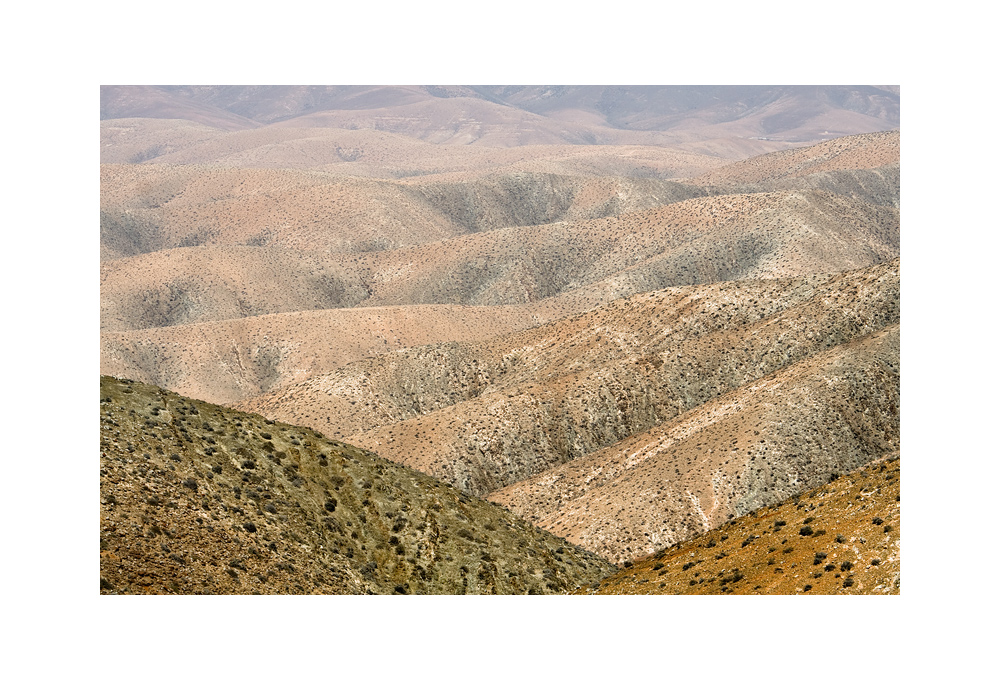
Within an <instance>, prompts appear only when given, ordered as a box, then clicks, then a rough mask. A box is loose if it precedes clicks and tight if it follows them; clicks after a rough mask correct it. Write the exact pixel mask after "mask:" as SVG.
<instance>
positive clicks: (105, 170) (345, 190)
mask: <svg viewBox="0 0 1000 680" xmlns="http://www.w3.org/2000/svg"><path fill="white" fill-rule="evenodd" d="M704 193H705V191H704V190H703V189H700V188H697V187H691V186H688V185H684V184H679V183H676V182H670V181H666V180H659V179H650V178H646V179H629V178H608V177H602V178H588V177H580V176H567V175H550V174H538V173H494V174H492V175H490V176H486V177H481V178H478V179H476V180H472V181H450V182H436V183H427V184H420V185H407V184H403V183H399V182H393V181H384V180H370V179H359V178H346V177H332V176H329V175H324V174H321V173H315V172H304V171H294V170H272V169H259V168H253V169H249V168H216V167H195V166H162V165H102V166H101V244H102V251H103V253H104V255H105V259H113V258H114V257H116V256H118V257H122V256H131V255H136V254H141V253H146V252H154V251H156V250H165V249H168V248H176V247H184V246H193V245H216V246H220V245H255V246H269V245H271V246H278V247H284V248H297V249H303V250H323V251H326V252H365V251H373V250H387V249H393V248H400V247H404V246H410V245H417V244H420V243H428V242H434V241H441V240H444V239H448V238H452V237H455V236H459V235H463V234H466V233H469V232H476V231H483V230H488V229H499V228H505V227H510V226H525V225H532V224H541V223H547V222H553V221H555V220H558V219H589V218H596V217H605V216H608V215H617V214H620V213H623V212H627V211H632V210H638V209H642V208H649V207H654V206H658V205H662V204H665V203H671V202H676V201H679V200H683V199H686V198H690V197H693V196H700V195H703V194H704Z"/></svg>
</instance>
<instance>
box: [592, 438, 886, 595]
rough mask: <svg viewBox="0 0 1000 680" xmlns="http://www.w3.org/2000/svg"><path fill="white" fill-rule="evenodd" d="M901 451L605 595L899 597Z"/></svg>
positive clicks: (744, 521) (608, 586)
mask: <svg viewBox="0 0 1000 680" xmlns="http://www.w3.org/2000/svg"><path fill="white" fill-rule="evenodd" d="M899 478H900V465H899V455H898V453H897V454H896V455H895V456H887V457H886V458H885V459H883V460H880V461H875V462H872V463H870V464H868V465H866V466H864V467H862V468H861V469H859V470H856V471H855V472H852V473H851V474H849V475H844V476H843V477H840V478H839V479H837V480H835V481H833V482H830V483H829V484H824V485H822V486H819V487H817V488H815V489H813V490H812V491H809V492H807V493H802V494H798V495H796V496H794V497H792V498H790V499H788V500H786V501H784V502H782V503H779V504H776V505H771V506H767V507H764V508H761V509H759V510H755V511H753V512H750V513H749V514H747V515H745V516H743V517H740V518H738V519H734V520H730V521H728V522H726V523H725V524H724V525H722V526H721V527H719V528H717V529H714V530H712V531H709V532H707V533H705V534H703V535H701V536H699V537H697V538H695V539H691V540H689V541H684V542H682V543H678V544H677V545H675V546H673V547H671V548H666V549H664V550H661V551H659V552H657V553H656V554H655V555H652V556H650V557H648V558H646V559H643V560H641V561H636V563H635V565H632V563H628V564H627V566H626V568H625V569H622V570H621V571H619V572H617V573H615V574H614V575H612V576H609V577H607V578H606V579H604V580H603V581H602V582H601V583H600V584H599V585H597V586H593V587H589V588H584V589H582V590H580V591H578V593H579V594H593V593H597V594H600V595H656V594H659V595H689V594H691V595H693V594H723V593H728V594H735V595H744V594H754V595H791V594H796V595H797V594H810V595H833V594H837V595H898V594H899V592H900V582H899V575H900V562H899V534H900V524H899V522H900V510H899V504H900V501H899V498H900V493H899V491H900V489H899V487H900V481H899Z"/></svg>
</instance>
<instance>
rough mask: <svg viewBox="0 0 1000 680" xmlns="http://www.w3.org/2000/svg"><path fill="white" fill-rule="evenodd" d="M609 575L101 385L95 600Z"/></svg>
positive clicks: (400, 480)
mask: <svg viewBox="0 0 1000 680" xmlns="http://www.w3.org/2000/svg"><path fill="white" fill-rule="evenodd" d="M613 570H614V568H613V567H612V566H611V565H610V564H609V563H608V562H605V561H604V560H603V559H601V558H599V557H597V556H596V555H594V554H592V553H590V552H587V551H585V550H583V549H580V548H577V547H575V546H572V545H570V544H569V543H566V542H565V541H563V540H562V539H559V538H556V537H554V536H552V535H551V534H548V533H547V532H545V531H542V530H539V529H537V528H535V527H533V526H531V525H530V524H528V523H527V522H525V521H523V520H521V519H520V518H518V517H516V516H515V515H513V514H512V513H510V512H508V511H507V510H505V509H503V508H500V507H498V506H495V505H492V504H490V503H487V502H485V501H482V500H480V499H477V498H474V497H472V496H468V495H466V494H464V493H462V492H460V491H458V490H457V489H454V488H452V487H450V486H448V485H446V484H444V483H442V482H439V481H437V480H435V479H433V478H431V477H427V476H425V475H423V474H420V473H418V472H415V471H413V470H409V469H407V468H403V467H400V466H398V465H396V464H394V463H391V462H389V461H386V460H383V459H381V458H378V457H377V456H375V455H373V454H370V453H368V452H366V451H362V450H360V449H358V448H355V447H353V446H350V445H347V444H343V443H339V442H334V441H331V440H329V439H326V438H325V437H323V436H322V435H319V434H317V433H316V432H314V431H312V430H309V429H307V428H302V427H293V426H290V425H285V424H282V423H276V422H274V421H269V420H265V419H264V418H262V417H261V416H257V415H252V414H247V413H241V412H239V411H234V410H231V409H228V408H224V407H221V406H215V405H212V404H208V403H205V402H201V401H196V400H192V399H186V398H184V397H181V396H179V395H176V394H173V393H171V392H167V391H165V390H162V389H159V388H156V387H152V386H149V385H143V384H141V383H134V382H130V381H120V380H117V379H114V378H110V377H104V376H102V377H101V592H102V593H129V594H136V593H210V594H227V593H246V594H250V593H259V594H270V593H316V594H320V593H328V594H334V593H352V594H354V593H357V594H360V593H498V594H513V593H538V594H545V593H562V592H568V591H571V590H574V589H576V588H579V587H581V586H583V585H585V584H589V583H593V582H595V581H597V580H599V579H600V578H602V577H604V576H607V575H608V574H610V573H611V572H612V571H613Z"/></svg>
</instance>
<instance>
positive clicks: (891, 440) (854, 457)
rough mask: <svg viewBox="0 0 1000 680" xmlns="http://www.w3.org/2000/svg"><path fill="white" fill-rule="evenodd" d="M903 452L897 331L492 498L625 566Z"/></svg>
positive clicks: (804, 364)
mask: <svg viewBox="0 0 1000 680" xmlns="http://www.w3.org/2000/svg"><path fill="white" fill-rule="evenodd" d="M898 448H899V325H898V324H895V325H893V326H890V327H889V328H887V329H886V330H883V331H878V332H876V333H873V334H871V335H867V336H864V337H862V338H860V339H858V340H855V341H853V342H849V343H845V344H843V345H839V346H837V347H834V348H832V349H829V350H827V351H825V352H821V353H819V354H817V355H815V356H812V357H809V358H808V359H803V360H801V361H798V362H796V363H794V364H792V365H790V366H788V367H786V368H783V369H781V370H779V371H776V372H775V373H772V374H770V375H768V376H767V377H765V378H761V379H759V380H756V381H754V382H752V383H749V384H747V385H744V386H743V387H740V388H738V389H736V390H733V391H731V392H727V393H726V394H724V395H722V396H720V397H717V398H715V399H712V400H710V401H708V402H707V403H705V404H704V405H702V406H699V407H696V408H694V409H691V410H689V411H687V412H685V413H684V414H683V415H681V416H679V417H678V418H675V419H674V420H672V421H670V422H668V423H665V424H663V425H659V426H656V427H653V428H651V429H650V430H648V431H646V432H643V433H640V434H636V435H633V436H631V437H628V438H626V439H623V440H622V441H620V442H618V443H617V444H615V445H613V446H610V447H608V448H605V449H601V450H599V451H596V452H594V453H591V454H589V455H587V456H584V457H583V458H581V459H579V460H575V461H572V462H569V463H566V464H564V465H561V466H559V467H556V468H553V469H551V470H549V471H547V472H545V473H543V474H541V475H536V476H534V477H531V478H529V479H526V480H524V481H522V482H518V483H517V484H514V485H511V486H508V487H506V488H504V489H501V490H499V491H496V492H494V493H492V494H490V495H489V496H488V498H489V499H490V500H492V501H495V502H498V503H500V504H501V505H505V506H507V507H509V508H511V509H512V510H514V512H516V513H517V514H519V515H521V516H522V517H525V518H526V519H528V520H530V521H531V522H533V523H534V524H536V525H538V526H541V527H543V528H545V529H548V530H549V531H552V532H553V533H555V534H556V535H559V536H563V537H564V538H566V539H567V540H569V541H571V542H573V543H575V544H577V545H582V546H585V547H587V548H588V549H590V550H593V551H595V552H597V553H598V554H600V555H602V556H604V557H605V558H607V559H609V560H612V561H615V562H619V563H620V562H623V561H625V560H631V559H635V558H637V557H640V556H642V555H647V554H649V553H651V552H654V551H655V550H658V549H660V548H663V547H665V546H669V545H673V544H675V543H677V542H678V541H683V540H687V539H689V538H691V537H692V536H696V535H698V534H701V533H703V532H705V531H708V530H710V529H713V528H715V527H717V526H719V525H721V524H722V523H723V522H724V521H726V520H727V519H732V518H733V517H738V516H742V515H745V514H746V513H748V512H750V511H753V510H756V509H758V508H760V507H761V506H763V505H768V504H774V503H776V502H779V501H781V500H784V499H786V498H788V497H790V496H792V495H794V494H797V493H800V492H802V491H803V490H805V489H810V488H812V487H815V486H817V485H818V484H821V483H822V482H825V481H827V480H828V479H830V477H831V475H833V476H836V475H840V474H844V473H846V472H850V471H851V470H853V469H855V468H857V467H858V466H860V465H862V464H864V463H867V462H869V461H871V460H874V459H877V458H880V457H882V456H885V455H887V454H888V453H891V452H892V451H895V450H898Z"/></svg>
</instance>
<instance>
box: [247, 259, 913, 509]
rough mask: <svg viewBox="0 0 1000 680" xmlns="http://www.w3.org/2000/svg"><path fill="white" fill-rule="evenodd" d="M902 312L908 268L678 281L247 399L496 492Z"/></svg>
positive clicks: (250, 404)
mask: <svg viewBox="0 0 1000 680" xmlns="http://www.w3.org/2000/svg"><path fill="white" fill-rule="evenodd" d="M898 320H899V273H898V261H896V262H894V263H889V264H885V265H879V266H876V267H873V268H871V269H867V270H859V271H853V272H847V273H844V274H837V275H823V276H817V277H811V278H803V279H774V280H766V281H737V282H729V283H724V284H715V285H710V286H704V287H695V288H680V289H671V290H666V291H658V292H655V293H648V294H644V295H638V296H633V297H631V298H627V299H622V300H618V301H615V302H613V303H611V304H608V305H605V306H603V307H600V308H598V309H595V310H592V311H590V312H586V313H583V314H580V315H578V316H575V317H571V318H567V319H563V320H560V321H556V322H552V323H550V324H546V325H544V326H539V327H536V328H533V329H530V330H526V331H521V332H518V333H514V334H511V335H508V336H501V337H498V338H496V339H494V340H492V341H488V342H485V343H451V344H444V345H436V346H428V347H421V348H413V349H409V350H405V351H402V352H397V353H393V354H392V355H384V356H377V357H373V358H371V359H367V360H363V361H359V362H355V363H352V364H349V365H347V366H344V367H342V368H341V369H338V370H337V371H334V372H333V373H331V374H328V375H321V376H317V377H314V378H312V379H310V380H307V381H304V382H303V383H300V384H297V385H293V386H291V387H289V388H286V389H284V390H277V391H274V392H272V393H269V394H265V395H261V396H260V397H257V398H255V399H252V400H250V401H247V402H244V403H243V404H242V407H243V408H246V409H247V410H251V411H255V412H259V413H263V414H266V415H268V417H274V418H280V419H283V420H287V421H288V422H295V423H300V424H303V425H308V426H310V427H314V428H316V429H318V430H320V431H322V432H325V433H326V434H328V435H330V436H335V437H337V438H343V439H347V440H349V441H351V442H353V443H356V444H359V445H362V446H365V447H368V448H371V449H373V450H378V451H379V453H380V455H383V456H386V457H388V458H391V459H393V460H397V461H399V462H401V463H403V464H406V465H409V466H412V467H415V468H417V469H420V470H423V471H424V472H427V473H428V474H433V475H435V476H437V477H440V478H441V479H445V480H448V481H449V482H450V483H453V484H455V485H456V486H458V487H460V488H463V489H465V490H468V491H470V492H472V493H476V494H485V493H489V492H490V491H493V490H496V489H498V488H501V487H503V486H507V485H509V484H512V483H514V482H516V481H519V480H522V479H526V478H528V477H530V476H531V475H534V474H539V473H542V472H545V471H546V470H548V469H550V468H552V467H554V466H556V465H560V464H562V463H565V462H567V461H569V460H573V459H576V458H579V457H581V456H584V455H586V454H588V453H592V452H594V451H596V450H598V449H601V448H603V447H606V446H609V445H612V444H614V443H616V442H618V441H620V440H622V439H624V438H626V437H628V436H630V435H633V434H637V433H639V432H643V431H645V430H647V429H649V428H650V427H653V426H655V425H659V424H661V423H663V422H666V421H669V420H671V419H672V418H675V417H677V416H678V415H680V414H681V413H683V412H685V411H687V410H689V409H691V408H694V407H695V406H699V405H701V404H704V403H706V402H707V401H709V400H710V399H712V398H715V397H718V396H720V395H722V394H725V393H726V392H728V391H730V390H732V389H736V388H738V387H740V386H742V385H745V384H747V383H749V382H752V381H753V380H757V379H759V378H761V377H763V376H765V375H767V374H768V373H771V372H773V371H775V370H778V369H781V368H783V367H785V366H788V365H790V364H792V363H794V362H796V361H799V360H802V359H805V358H808V357H810V356H812V355H814V354H816V353H818V352H821V351H823V350H825V349H828V348H830V347H833V346H836V345H839V344H842V343H844V342H848V341H850V340H852V339H855V338H858V337H861V336H863V335H866V334H869V333H872V332H875V331H877V330H880V329H882V328H885V327H886V326H887V325H891V324H893V323H897V322H898ZM362 442H363V443H362Z"/></svg>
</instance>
